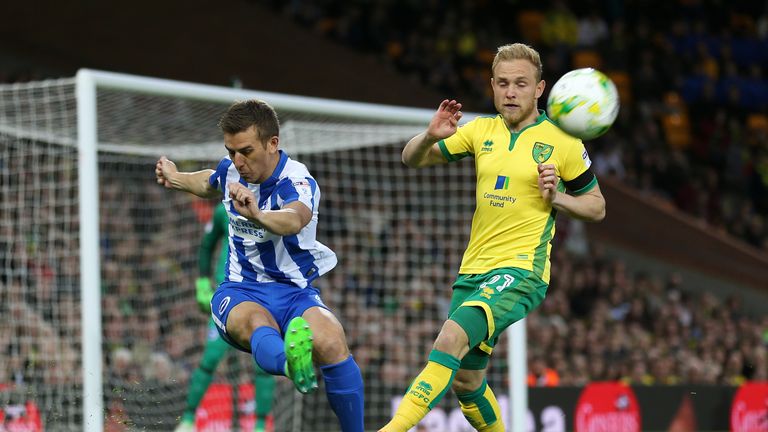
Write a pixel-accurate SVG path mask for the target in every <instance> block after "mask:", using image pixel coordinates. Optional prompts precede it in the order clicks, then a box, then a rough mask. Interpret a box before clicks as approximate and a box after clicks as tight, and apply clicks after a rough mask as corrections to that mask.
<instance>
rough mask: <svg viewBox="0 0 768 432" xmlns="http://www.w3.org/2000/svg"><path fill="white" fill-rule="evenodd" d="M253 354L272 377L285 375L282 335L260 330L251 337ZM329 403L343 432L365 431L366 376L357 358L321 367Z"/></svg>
mask: <svg viewBox="0 0 768 432" xmlns="http://www.w3.org/2000/svg"><path fill="white" fill-rule="evenodd" d="M251 354H252V355H253V359H254V360H256V364H258V365H259V367H260V368H262V369H263V370H264V371H265V372H267V373H268V374H271V375H285V348H284V346H283V339H282V338H281V337H280V333H278V331H277V330H276V329H273V328H272V327H267V326H264V327H259V328H257V329H256V330H254V331H253V334H251ZM320 370H321V371H322V372H323V380H324V381H325V393H326V395H327V397H328V402H329V403H330V405H331V408H332V409H333V412H334V413H336V417H338V419H339V423H340V424H341V430H342V432H364V431H365V429H364V427H363V399H364V397H363V376H362V374H361V373H360V368H359V367H358V366H357V363H355V359H354V358H353V357H352V356H351V355H350V356H349V357H347V359H346V360H344V361H342V362H340V363H336V364H332V365H325V366H320Z"/></svg>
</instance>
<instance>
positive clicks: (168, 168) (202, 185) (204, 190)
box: [155, 156, 221, 198]
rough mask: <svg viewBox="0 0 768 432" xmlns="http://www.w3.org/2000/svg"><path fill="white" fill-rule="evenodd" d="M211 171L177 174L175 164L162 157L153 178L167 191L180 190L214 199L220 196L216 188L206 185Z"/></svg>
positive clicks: (156, 165)
mask: <svg viewBox="0 0 768 432" xmlns="http://www.w3.org/2000/svg"><path fill="white" fill-rule="evenodd" d="M213 172H214V171H213V170H211V169H206V170H202V171H195V172H179V170H178V168H176V164H175V163H173V161H170V160H168V158H166V157H165V156H162V157H161V158H160V159H159V160H158V161H157V163H156V164H155V176H156V177H157V183H159V184H161V185H163V186H165V187H166V188H168V189H174V190H180V191H184V192H189V193H191V194H194V195H197V196H199V197H200V198H214V197H217V196H221V192H219V191H218V190H217V189H216V188H214V187H213V186H211V184H210V183H208V178H209V177H210V176H211V174H213Z"/></svg>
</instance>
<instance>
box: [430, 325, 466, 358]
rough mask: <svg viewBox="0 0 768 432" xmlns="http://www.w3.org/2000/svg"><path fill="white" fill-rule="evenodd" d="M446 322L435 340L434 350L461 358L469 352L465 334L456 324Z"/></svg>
mask: <svg viewBox="0 0 768 432" xmlns="http://www.w3.org/2000/svg"><path fill="white" fill-rule="evenodd" d="M448 323H452V322H451V321H449V322H446V325H444V326H443V329H442V330H440V334H438V335H437V339H435V344H434V348H435V349H436V350H438V351H442V352H444V353H448V354H451V355H453V356H455V357H458V358H462V357H464V355H465V354H466V353H467V352H468V351H469V346H468V345H467V344H468V339H467V334H466V333H464V330H462V329H461V327H459V326H458V325H457V324H455V323H452V324H453V325H449V324H448Z"/></svg>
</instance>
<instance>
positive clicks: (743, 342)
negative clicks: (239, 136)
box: [0, 143, 768, 431]
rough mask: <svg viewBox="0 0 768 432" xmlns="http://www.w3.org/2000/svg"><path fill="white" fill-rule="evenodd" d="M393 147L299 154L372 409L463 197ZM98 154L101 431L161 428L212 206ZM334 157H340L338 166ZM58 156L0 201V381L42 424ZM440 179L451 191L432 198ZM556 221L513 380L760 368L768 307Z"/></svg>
mask: <svg viewBox="0 0 768 432" xmlns="http://www.w3.org/2000/svg"><path fill="white" fill-rule="evenodd" d="M30 145H31V146H32V147H30ZM399 148H400V144H393V145H387V146H380V147H373V148H366V149H354V150H345V151H341V152H329V153H319V154H313V155H304V156H303V157H300V158H299V159H300V160H302V161H304V162H305V163H307V165H308V166H310V167H311V169H312V171H313V173H314V174H315V176H316V178H317V179H318V182H319V184H320V185H321V189H322V190H323V202H322V204H321V210H320V211H321V213H320V224H319V234H318V237H319V239H320V240H321V241H323V242H324V243H326V244H327V245H329V246H330V247H331V248H333V249H334V250H335V251H336V252H337V254H338V256H339V260H340V262H339V265H338V267H337V268H336V269H335V270H333V271H332V272H331V273H330V274H328V275H326V276H324V277H322V278H320V279H319V280H318V282H317V286H318V287H319V288H320V289H321V291H322V293H323V296H324V300H325V301H326V303H327V304H328V305H329V306H330V307H331V308H333V309H334V310H335V311H337V312H338V316H339V317H340V319H341V320H342V321H343V324H344V326H345V329H346V330H347V332H348V340H349V341H350V345H351V348H352V351H353V352H354V354H355V357H356V359H357V361H358V362H359V364H360V367H361V369H362V371H363V373H364V378H365V381H366V389H367V395H366V397H367V400H368V401H369V403H370V406H372V407H379V408H378V410H377V411H375V414H376V415H382V413H386V412H387V411H386V407H388V406H389V405H388V404H389V399H390V398H391V397H392V396H395V395H398V394H401V392H402V391H403V389H404V388H405V387H406V386H407V384H408V382H409V380H410V379H411V378H412V375H413V373H414V371H415V370H418V369H419V368H420V367H421V365H422V364H423V362H424V360H425V358H424V355H425V353H427V352H429V347H430V345H431V342H432V341H433V340H434V337H435V336H436V332H437V331H438V330H439V327H440V325H441V323H442V322H443V320H444V319H445V317H446V314H447V311H448V307H449V300H450V285H451V283H452V282H453V280H454V279H455V276H456V275H455V272H456V270H457V269H458V266H459V261H460V260H461V251H462V250H463V249H464V247H465V245H466V243H467V240H468V234H469V221H470V218H471V214H472V208H473V206H474V192H473V170H472V164H471V163H465V164H461V165H460V166H439V167H434V168H430V169H429V170H423V171H419V172H412V171H411V170H408V169H407V168H405V167H403V166H402V164H401V163H400V160H399V159H400V158H399V151H398V150H399ZM10 149H11V151H10V153H9V154H8V155H9V159H8V160H9V161H11V162H13V161H16V160H17V159H18V158H19V157H22V155H27V156H28V155H29V154H30V153H29V152H30V151H31V152H32V153H31V154H35V155H36V156H35V158H36V159H35V160H37V161H38V162H39V163H40V164H41V166H47V165H46V163H48V162H50V161H51V160H49V159H48V156H44V154H46V152H42V151H37V150H41V149H36V148H35V145H34V144H31V143H25V144H24V145H21V146H16V145H15V144H12V145H11V146H10ZM31 149H32V150H31ZM49 150H50V149H49ZM114 158H115V160H113V161H110V160H109V159H110V158H106V157H105V158H102V160H101V162H100V163H101V167H100V169H101V170H104V172H112V173H113V176H110V177H106V178H104V179H103V182H102V184H101V185H100V195H101V203H102V204H101V211H100V223H101V237H102V238H101V251H102V254H101V263H102V286H101V289H102V311H101V312H102V316H103V318H102V326H103V329H102V334H103V336H104V341H103V350H104V366H105V371H106V375H105V397H106V403H107V406H108V408H109V412H110V414H109V419H108V429H109V430H111V431H119V430H125V429H124V428H125V427H126V426H125V425H127V424H131V425H134V426H137V427H143V428H147V430H151V429H152V428H157V427H158V425H163V424H172V423H173V422H174V421H175V419H176V417H177V416H178V415H179V413H180V412H181V410H182V409H183V405H184V397H185V388H186V387H185V385H186V383H187V380H188V378H189V375H190V373H191V371H192V370H193V369H194V367H195V366H196V365H197V362H198V360H199V356H200V354H201V350H202V346H203V343H204V341H205V333H206V331H207V327H206V325H205V323H206V316H205V315H204V314H202V313H200V312H199V311H198V309H197V307H196V306H195V299H194V280H195V277H196V276H197V275H196V271H197V270H196V266H195V264H196V260H197V248H198V247H199V242H200V238H201V236H202V232H203V226H204V225H205V222H206V220H207V218H209V217H210V215H211V208H212V207H211V206H212V203H209V202H205V201H202V200H198V199H194V198H192V197H190V196H188V195H186V194H181V193H170V192H167V191H165V190H163V189H162V188H161V187H159V186H157V185H156V184H154V182H152V181H150V180H148V179H149V178H150V176H149V175H148V174H147V172H150V173H151V166H152V161H151V160H148V159H147V158H143V157H131V156H119V155H118V156H114ZM46 161H47V162H46ZM351 161H356V167H355V169H353V170H349V171H346V168H344V167H346V166H351V165H350V162H351ZM62 165H66V164H62ZM182 166H184V165H183V164H182ZM1 167H2V173H3V175H2V176H0V179H1V180H2V182H3V184H4V187H2V188H0V191H2V192H0V194H3V195H2V196H0V198H2V200H0V201H2V202H11V201H12V200H10V195H9V194H8V193H9V191H11V190H17V191H31V190H34V180H33V179H32V178H30V177H25V176H20V175H17V171H18V170H21V169H24V168H23V164H15V163H11V164H6V165H2V166H1ZM73 169H74V167H73V166H71V167H70V169H69V170H67V169H60V170H59V171H58V173H57V174H55V176H56V177H57V179H58V180H59V184H60V185H61V187H60V188H59V189H57V193H58V195H53V194H50V193H48V192H44V193H42V194H41V195H39V196H40V199H42V201H41V202H42V203H45V204H44V205H42V206H39V205H38V206H35V208H37V209H38V210H36V213H34V216H35V217H36V218H37V223H35V224H27V223H25V218H23V217H20V214H19V211H20V209H23V208H26V207H25V206H21V207H20V206H15V205H14V206H10V205H8V206H0V209H1V210H2V211H3V212H4V213H3V215H2V216H3V218H2V220H5V221H7V222H9V223H6V224H4V225H2V226H0V229H1V230H2V231H0V233H2V236H0V239H1V240H2V241H0V268H2V269H3V273H2V276H3V277H2V279H0V284H2V288H3V289H1V290H0V311H2V313H0V329H1V330H2V331H0V364H3V365H7V366H8V367H5V368H0V384H2V385H3V387H5V390H9V389H10V390H12V391H11V393H10V394H14V393H13V392H15V393H16V394H26V395H30V394H31V395H33V397H34V399H35V400H37V401H39V403H40V404H47V406H50V407H52V408H51V409H50V410H48V411H45V412H47V413H48V417H47V418H48V421H51V416H53V421H56V415H60V416H61V417H66V416H67V415H69V416H79V413H77V412H68V413H67V412H65V411H66V410H70V411H71V410H73V408H72V407H75V406H76V405H75V404H74V402H75V401H76V400H77V398H79V392H77V391H75V390H74V387H73V386H75V385H77V384H78V383H80V382H81V369H80V367H79V362H80V349H81V345H80V344H81V342H80V340H81V339H80V338H81V333H80V332H81V330H82V325H81V321H80V313H81V312H82V311H81V308H80V303H81V302H80V296H79V277H78V275H79V268H78V264H79V261H78V259H77V254H73V253H71V251H75V250H77V249H78V246H77V244H76V243H77V240H76V239H77V236H76V235H74V234H72V233H73V232H76V225H75V221H76V220H77V218H76V217H75V215H76V213H77V206H76V205H74V204H73V203H76V200H74V199H67V200H61V198H62V197H67V196H75V195H76V188H75V184H74V183H73V182H71V181H67V180H66V179H68V178H70V179H71V177H70V175H71V174H72V173H73V171H72V170H73ZM340 169H341V170H345V171H344V173H343V175H340V171H339V170H340ZM436 179H440V181H436ZM446 188H447V189H450V190H451V191H454V192H453V193H452V195H451V199H450V200H446V199H444V191H445V190H446ZM22 195H29V194H26V193H22ZM134 202H141V203H142V205H141V206H136V205H134V204H133V203H134ZM67 203H68V204H67ZM53 208H57V209H58V211H56V212H52V211H50V210H51V209H53ZM558 231H559V233H558V235H557V236H556V244H554V245H553V251H554V252H553V253H554V254H553V256H552V260H553V272H552V283H551V287H550V290H549V293H548V297H547V299H546V300H545V301H544V303H543V304H542V306H541V308H540V309H539V310H538V311H536V312H534V313H533V314H532V315H531V316H530V318H529V320H528V327H529V328H528V337H529V353H530V369H531V371H532V375H531V377H530V378H529V381H530V383H531V385H576V386H578V385H583V384H585V383H587V382H589V381H592V380H605V379H611V380H623V381H626V382H628V383H632V384H636V385H651V384H658V385H672V384H721V385H729V386H736V385H739V384H741V383H742V382H744V381H745V380H757V379H766V374H767V372H768V365H767V364H766V347H767V346H768V345H767V343H768V342H767V341H768V317H765V316H762V317H759V316H748V315H746V314H745V313H744V308H743V307H742V305H741V304H740V301H741V300H740V297H739V294H738V293H734V294H733V297H732V298H728V299H723V298H716V297H714V296H712V295H711V294H708V293H702V292H700V291H698V290H696V289H694V288H695V287H691V286H690V284H686V282H685V281H684V280H682V279H681V278H680V276H679V275H677V274H669V275H667V274H666V273H660V272H657V273H648V274H644V273H638V272H635V271H631V270H628V268H627V266H628V264H627V263H626V262H625V261H623V260H621V259H618V258H615V257H612V256H608V255H606V254H605V253H604V252H602V251H601V248H600V246H599V245H595V244H590V243H589V241H588V239H587V238H586V237H585V236H584V231H583V229H580V228H579V225H577V224H574V223H573V222H571V221H570V220H569V219H567V218H560V219H559V220H558ZM506 350H507V348H506V344H501V345H500V346H499V347H498V348H497V349H496V352H495V360H494V362H492V366H491V372H490V375H489V376H490V380H491V383H492V384H493V385H502V384H503V383H504V380H505V379H506V378H505V377H506V376H507V374H506V369H507V368H506V360H505V358H506ZM236 358H237V361H236V362H235V363H233V364H228V363H227V364H225V365H224V367H223V368H221V369H220V370H219V371H218V372H217V373H218V374H219V375H218V378H217V379H226V380H232V381H236V382H247V381H248V379H247V374H248V373H249V372H250V370H251V369H250V366H249V363H250V361H251V359H250V357H249V356H247V355H238V356H236ZM225 363H226V362H225ZM224 377H227V378H224ZM289 387H290V386H289ZM288 391H290V390H288ZM7 394H9V393H7V392H0V395H7ZM2 397H5V396H2ZM313 397H315V396H313ZM316 397H317V398H320V397H321V396H316ZM278 399H280V398H278ZM62 401H69V402H67V403H63V402H62ZM322 412H326V411H322Z"/></svg>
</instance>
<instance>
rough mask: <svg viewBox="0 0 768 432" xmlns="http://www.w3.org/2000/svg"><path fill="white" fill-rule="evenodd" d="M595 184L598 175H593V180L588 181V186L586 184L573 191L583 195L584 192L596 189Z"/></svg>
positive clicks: (575, 193)
mask: <svg viewBox="0 0 768 432" xmlns="http://www.w3.org/2000/svg"><path fill="white" fill-rule="evenodd" d="M595 186H597V177H595V176H592V180H591V181H590V182H589V183H587V185H586V186H584V187H583V188H581V189H579V190H575V191H572V192H571V193H572V194H574V195H583V194H585V193H587V192H589V191H591V190H592V189H594V188H595Z"/></svg>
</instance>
